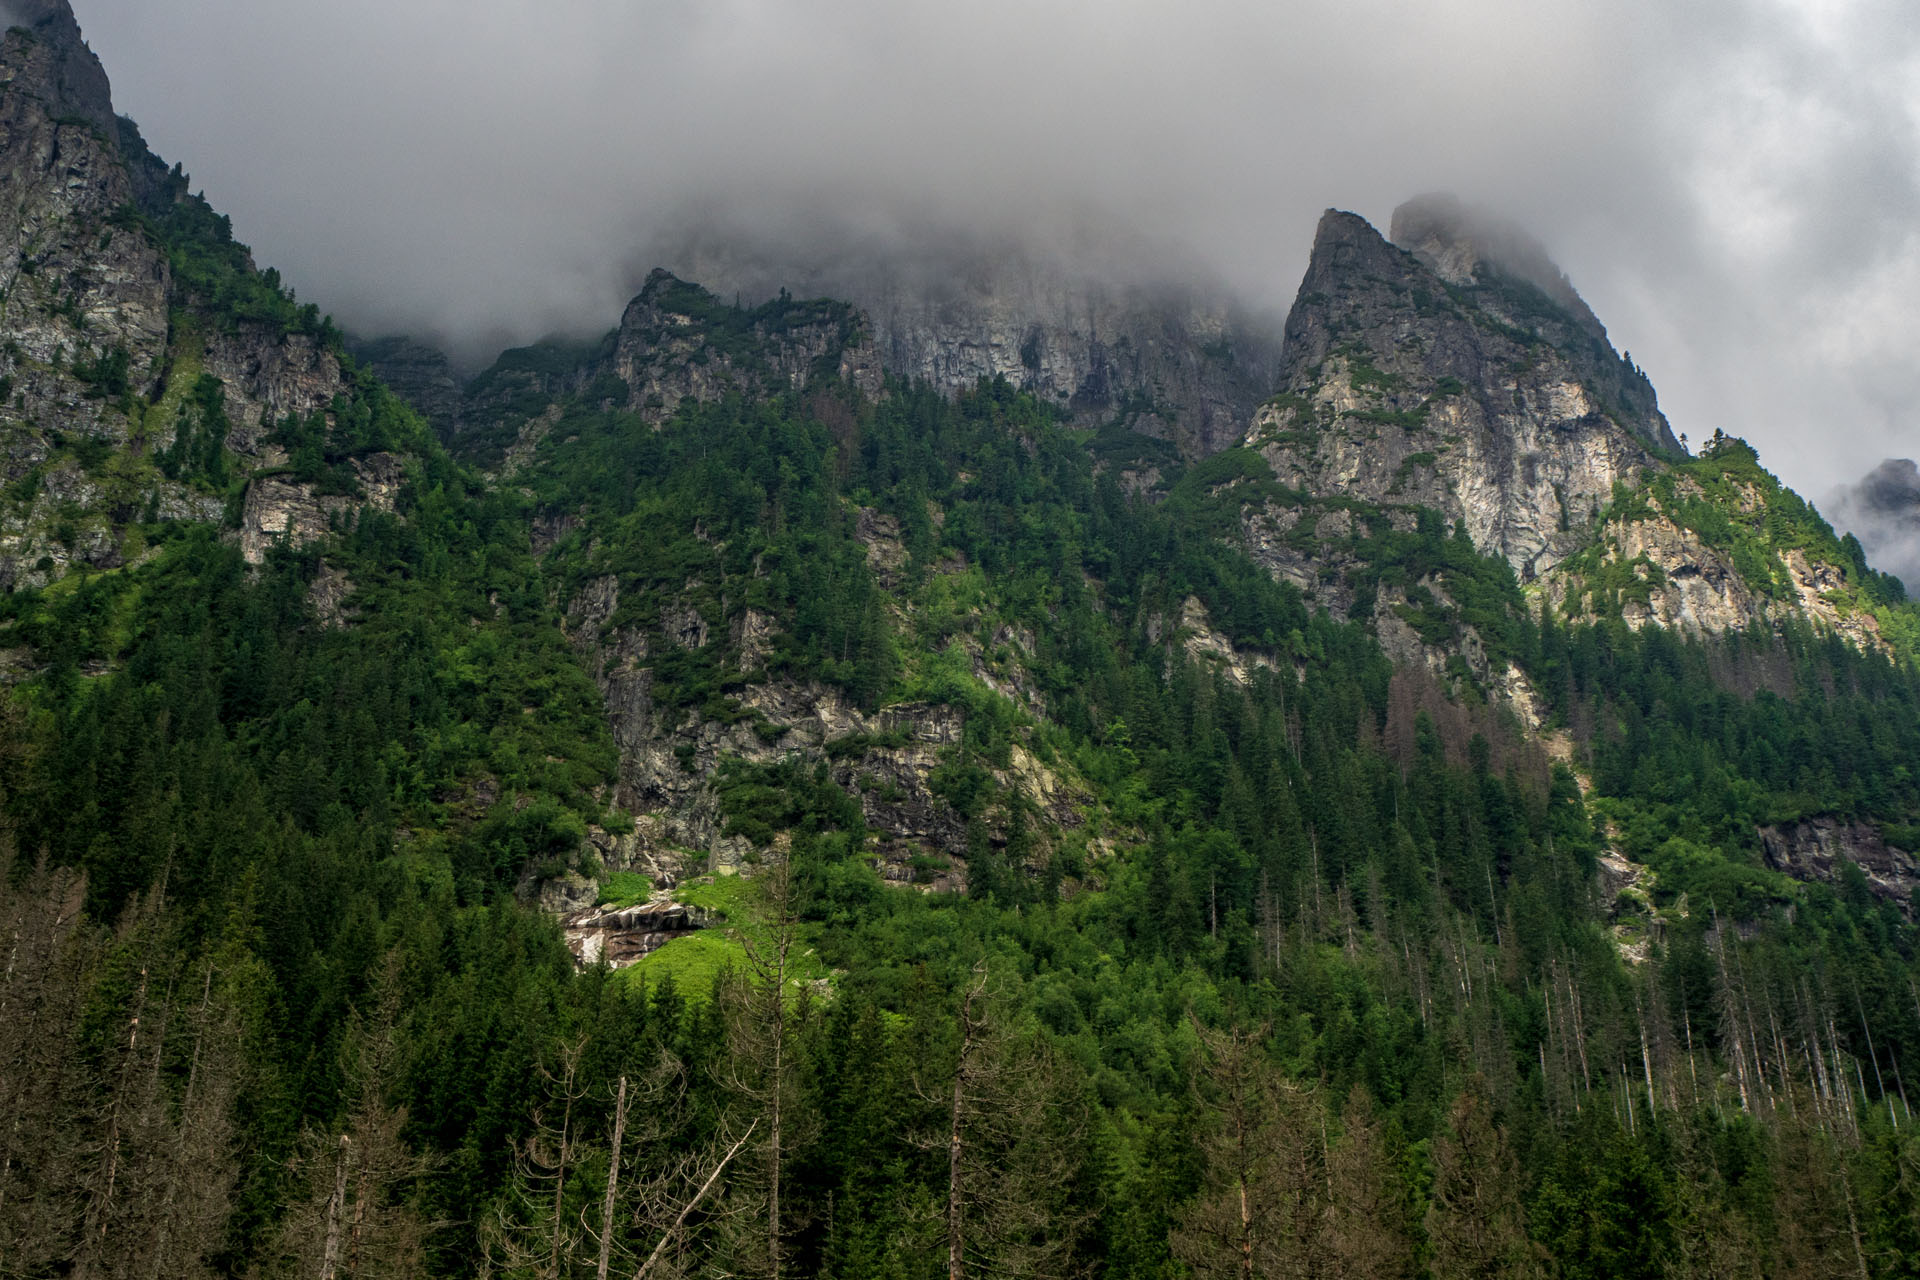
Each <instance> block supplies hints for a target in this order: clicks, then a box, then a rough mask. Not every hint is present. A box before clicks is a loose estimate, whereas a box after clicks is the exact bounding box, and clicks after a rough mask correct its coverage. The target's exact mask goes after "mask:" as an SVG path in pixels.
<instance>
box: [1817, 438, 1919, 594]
mask: <svg viewBox="0 0 1920 1280" xmlns="http://www.w3.org/2000/svg"><path fill="white" fill-rule="evenodd" d="M1826 508H1827V514H1828V516H1829V517H1830V518H1831V519H1832V521H1833V523H1834V524H1835V525H1836V526H1837V527H1839V528H1842V529H1845V530H1846V531H1847V532H1849V533H1851V534H1853V535H1854V536H1855V537H1857V538H1859V539H1860V545H1861V546H1862V547H1863V548H1864V549H1865V550H1866V553H1867V559H1868V561H1869V562H1871V563H1872V564H1873V565H1874V566H1875V567H1877V568H1879V569H1882V570H1884V571H1885V572H1887V573H1891V574H1893V575H1894V576H1895V577H1897V578H1899V579H1900V580H1901V581H1902V582H1903V583H1904V584H1905V585H1906V588H1907V594H1908V595H1910V596H1914V597H1920V464H1916V463H1915V462H1914V461H1913V459H1911V458H1888V459H1887V460H1886V461H1885V462H1882V463H1881V464H1880V465H1879V466H1877V467H1875V468H1874V469H1873V470H1872V471H1869V472H1868V473H1867V474H1866V476H1865V477H1864V478H1863V479H1861V480H1860V482H1859V483H1857V484H1847V485H1841V486H1840V487H1839V488H1838V489H1836V490H1834V491H1833V493H1832V494H1831V495H1830V496H1829V497H1828V499H1827V503H1826Z"/></svg>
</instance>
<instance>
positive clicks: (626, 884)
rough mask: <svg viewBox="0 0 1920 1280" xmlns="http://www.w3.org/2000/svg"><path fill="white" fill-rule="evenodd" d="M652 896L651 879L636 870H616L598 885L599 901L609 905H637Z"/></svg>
mask: <svg viewBox="0 0 1920 1280" xmlns="http://www.w3.org/2000/svg"><path fill="white" fill-rule="evenodd" d="M652 896H653V881H651V880H649V879H647V877H646V876H644V875H641V874H640V873H639V872H638V871H616V872H614V873H613V874H612V875H610V876H608V877H607V878H606V880H605V881H604V882H603V883H602V884H601V886H600V902H601V905H603V906H609V907H637V906H639V905H641V904H642V903H644V902H646V901H647V900H648V899H649V898H651V897H652Z"/></svg>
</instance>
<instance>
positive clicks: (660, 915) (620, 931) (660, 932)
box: [561, 902, 709, 969]
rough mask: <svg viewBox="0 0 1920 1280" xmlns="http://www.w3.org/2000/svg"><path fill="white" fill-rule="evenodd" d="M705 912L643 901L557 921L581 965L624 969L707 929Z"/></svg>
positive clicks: (568, 946)
mask: <svg viewBox="0 0 1920 1280" xmlns="http://www.w3.org/2000/svg"><path fill="white" fill-rule="evenodd" d="M708 923H709V920H708V917H707V913H706V912H704V911H702V910H700V909H699V908H698V907H690V906H687V905H686V904H685V903H680V902H646V903H642V904H640V905H639V906H637V907H590V908H588V909H586V910H584V911H576V912H573V913H571V914H569V915H567V916H565V917H563V918H562V920H561V927H562V929H564V930H565V935H566V939H567V949H568V950H569V951H571V952H573V958H574V959H575V960H577V961H578V962H579V963H581V964H583V965H591V964H598V963H599V962H601V961H603V960H604V961H605V962H606V963H607V966H608V967H609V968H613V969H624V968H626V967H627V966H628V965H630V964H632V963H633V962H634V961H636V960H639V959H641V958H643V957H645V956H648V955H651V954H652V953H653V952H655V951H658V950H659V949H660V948H661V947H664V946H665V945H666V944H667V943H669V942H671V941H673V940H674V939H675V938H684V937H686V936H687V935H688V934H690V933H697V932H698V931H699V930H701V929H704V928H706V927H707V925H708Z"/></svg>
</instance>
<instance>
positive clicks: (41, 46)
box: [0, 0, 115, 138]
mask: <svg viewBox="0 0 1920 1280" xmlns="http://www.w3.org/2000/svg"><path fill="white" fill-rule="evenodd" d="M0 21H3V22H5V23H6V24H7V28H8V29H7V37H6V49H5V53H4V54H3V55H0V83H4V84H6V85H7V86H8V87H9V88H19V89H25V90H26V91H27V92H28V93H31V94H33V95H35V96H37V97H39V98H41V99H42V100H43V101H45V102H46V103H47V106H48V109H49V114H51V115H54V116H78V117H82V118H84V119H86V120H87V121H88V122H89V123H91V124H92V125H93V126H94V127H95V128H97V129H99V130H100V132H101V133H102V134H103V135H105V136H106V137H109V138H110V137H112V136H113V135H114V133H115V129H114V116H113V93H112V90H111V89H110V87H109V86H108V84H107V73H106V69H105V68H104V67H102V66H101V65H100V59H98V58H96V57H95V56H94V54H93V50H92V49H90V48H88V47H87V42H86V40H85V39H84V38H83V37H82V36H81V34H80V23H79V22H78V20H76V19H75V18H74V16H73V8H72V6H70V5H69V4H68V3H67V0H8V2H7V3H6V4H5V5H0Z"/></svg>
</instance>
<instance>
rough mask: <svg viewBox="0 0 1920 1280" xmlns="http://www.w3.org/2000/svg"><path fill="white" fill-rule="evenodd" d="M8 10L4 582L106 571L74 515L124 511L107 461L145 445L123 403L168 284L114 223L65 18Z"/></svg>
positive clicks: (123, 197) (149, 384)
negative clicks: (76, 566) (71, 568)
mask: <svg viewBox="0 0 1920 1280" xmlns="http://www.w3.org/2000/svg"><path fill="white" fill-rule="evenodd" d="M14 14H15V17H16V20H19V21H22V22H23V23H24V25H19V26H15V27H13V28H11V29H9V30H8V31H7V32H6V33H5V36H4V38H0V337H4V344H0V432H3V433H4V438H5V454H4V457H0V471H4V476H3V477H0V478H4V480H5V481H6V483H7V486H8V501H6V502H5V504H4V505H3V506H0V586H4V587H11V586H13V585H15V584H17V583H32V582H36V581H39V582H44V581H47V580H49V579H50V578H52V577H54V576H57V575H58V574H59V573H60V572H62V571H64V569H65V567H66V566H67V565H68V564H72V563H83V564H93V565H97V566H101V567H110V566H112V565H114V564H117V563H119V561H120V554H121V553H120V547H119V545H118V541H117V540H116V539H115V538H114V537H113V536H112V533H111V531H110V529H108V528H106V527H103V526H104V524H105V523H106V522H100V521H89V520H87V519H85V518H84V517H85V515H86V514H87V513H88V512H89V510H90V509H93V508H96V507H99V506H102V505H109V506H111V505H115V504H116V503H117V504H120V505H125V504H127V503H129V502H130V501H132V500H133V496H134V495H133V494H132V493H131V492H130V491H128V490H127V486H124V485H116V484H114V483H113V481H114V480H115V479H116V477H114V476H112V475H109V474H108V473H107V472H108V468H107V465H106V464H107V462H108V460H109V458H110V456H111V454H110V453H109V452H108V451H110V450H111V451H117V450H120V449H126V448H132V449H141V448H143V447H144V446H145V444H146V441H145V440H143V439H142V438H141V437H140V434H139V432H138V430H137V424H136V422H135V421H134V418H133V417H132V415H130V414H129V413H128V411H127V406H128V404H129V403H130V401H131V399H132V397H134V396H136V395H138V394H141V393H145V392H147V391H149V390H151V389H152V388H153V387H154V386H155V385H156V383H157V382H158V381H159V379H160V378H161V376H162V372H163V370H164V367H165V365H166V350H167V334H168V320H167V316H168V302H167V299H168V291H169V285H170V280H169V273H168V269H167V261H166V258H165V257H164V256H163V255H162V254H160V253H159V252H158V251H156V250H155V249H154V248H153V247H152V245H150V244H149V243H148V241H147V239H146V237H145V236H144V235H143V234H142V233H141V232H140V231H138V230H137V229H135V228H133V227H131V226H129V225H126V224H125V223H124V221H123V220H121V219H119V218H118V217H117V215H118V214H119V213H120V211H121V210H122V209H124V208H125V207H126V206H127V205H128V203H129V202H130V201H131V199H132V187H131V184H130V182H129V180H128V176H127V172H126V169H125V166H124V165H123V164H122V163H121V161H120V154H119V149H118V146H117V144H116V142H115V134H116V133H117V130H116V128H115V126H114V122H113V108H112V103H111V100H110V99H109V97H108V94H107V82H106V76H105V74H104V73H103V72H102V71H101V70H100V64H99V63H98V62H97V61H96V60H95V59H94V57H93V54H92V53H91V52H90V51H89V50H88V49H87V47H86V45H85V44H84V43H82V42H81V40H80V32H79V28H78V27H77V26H76V25H75V24H74V21H73V15H72V13H71V11H69V10H68V9H67V8H66V6H65V5H64V4H57V5H56V4H34V5H25V6H16V7H15V10H14ZM143 496H144V495H143ZM123 515H124V513H123ZM76 517H80V518H76Z"/></svg>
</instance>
